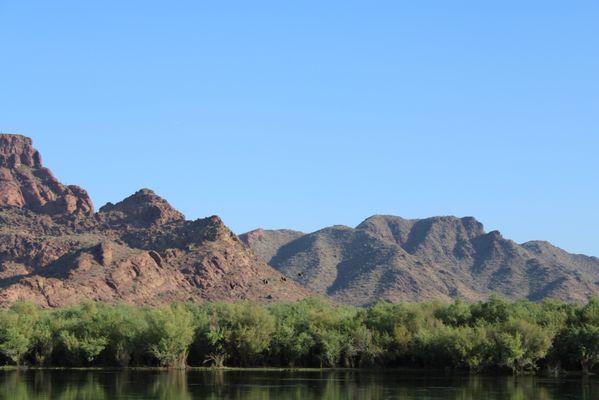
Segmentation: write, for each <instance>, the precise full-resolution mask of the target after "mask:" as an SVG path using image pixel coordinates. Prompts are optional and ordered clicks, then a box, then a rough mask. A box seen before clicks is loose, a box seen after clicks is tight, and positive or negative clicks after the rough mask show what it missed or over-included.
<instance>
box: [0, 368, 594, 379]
mask: <svg viewBox="0 0 599 400" xmlns="http://www.w3.org/2000/svg"><path fill="white" fill-rule="evenodd" d="M12 371H21V372H30V371H41V372H43V371H49V372H53V371H75V372H288V373H301V372H308V373H315V372H326V373H331V372H356V373H374V374H381V375H384V374H388V373H393V372H395V373H399V372H404V373H407V374H414V373H418V372H427V373H435V374H437V375H446V376H464V377H467V376H479V377H524V376H526V377H538V378H555V379H557V378H565V377H570V378H571V377H578V378H581V379H584V378H593V377H597V376H599V374H596V373H588V374H584V373H582V372H581V371H576V370H570V371H568V370H561V371H559V372H558V373H557V374H553V373H550V372H549V371H546V370H545V371H536V372H532V371H527V372H520V373H509V372H505V371H495V372H493V371H484V372H471V371H467V370H459V369H452V370H448V369H438V368H416V367H415V368H409V367H408V368H406V367H403V368H349V367H348V368H334V367H332V368H282V367H191V366H190V367H186V368H166V367H35V366H32V367H28V366H20V367H18V366H12V365H5V366H0V372H12Z"/></svg>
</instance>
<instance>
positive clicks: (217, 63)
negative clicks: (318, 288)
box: [0, 0, 599, 256]
mask: <svg viewBox="0 0 599 400" xmlns="http://www.w3.org/2000/svg"><path fill="white" fill-rule="evenodd" d="M597 21H599V2H597V1H594V0H593V1H570V2H565V1H551V0H545V1H534V0H532V1H525V2H523V1H496V2H481V1H459V0H458V1H451V2H448V1H427V0H423V1H410V2H408V1H348V0H346V1H297V2H287V1H252V2H248V1H226V2H225V1H177V2H166V1H160V2H157V1H101V2H100V1H97V2H82V1H61V0H54V1H51V2H50V1H27V0H25V1H23V0H19V1H16V0H0V50H1V52H2V53H1V54H2V61H1V62H0V130H2V131H5V132H18V133H22V134H25V135H28V136H31V137H32V138H33V139H34V141H35V144H36V147H37V148H38V149H40V151H41V152H42V154H43V156H44V160H45V164H46V165H47V166H48V167H50V168H51V169H52V170H53V171H54V172H55V174H56V175H57V177H58V178H59V179H61V180H62V181H65V182H67V183H76V184H79V185H81V186H83V187H85V188H86V189H88V191H89V192H90V193H91V195H92V197H93V199H94V202H95V203H96V206H97V207H99V206H101V205H102V204H104V203H105V202H107V201H112V202H115V201H118V200H120V199H122V198H124V197H125V196H127V195H129V194H131V193H132V192H134V191H135V190H137V189H138V188H141V187H150V188H152V189H154V190H155V191H157V192H158V193H159V194H161V195H162V196H164V197H165V198H167V199H168V200H169V201H170V202H171V203H172V204H173V205H174V206H175V207H177V208H178V209H180V210H182V211H183V212H185V213H186V215H187V216H188V217H190V218H196V217H202V216H207V215H211V214H218V215H220V216H221V217H222V218H223V219H224V220H225V222H226V223H227V224H228V225H229V226H231V227H232V228H233V229H234V230H235V231H237V232H243V231H246V230H249V229H252V228H255V227H259V226H261V227H266V228H282V227H288V228H294V229H299V230H304V231H311V230H316V229H318V228H321V227H324V226H327V225H332V224H346V225H356V224H358V223H359V222H360V221H361V220H363V219H364V218H366V217H368V216H369V215H372V214H377V213H387V214H396V215H401V216H404V217H426V216H431V215H440V214H442V215H445V214H453V215H458V216H466V215H473V216H475V217H477V218H478V219H479V220H480V221H482V222H483V223H484V224H485V226H486V227H487V229H488V230H492V229H499V230H500V231H501V232H502V233H503V234H504V236H506V237H509V238H512V239H514V240H516V241H519V242H522V241H526V240H531V239H546V240H550V241H552V242H554V243H555V244H557V245H559V246H560V247H563V248H565V249H567V250H570V251H575V252H584V253H587V254H592V255H597V256H599V240H598V239H597V227H598V226H599V207H598V206H597V205H598V204H599V185H598V181H599V180H598V177H599V157H598V154H599V152H598V149H599V51H598V49H599V24H598V23H597Z"/></svg>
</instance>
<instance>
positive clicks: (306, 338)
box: [0, 297, 599, 373]
mask: <svg viewBox="0 0 599 400" xmlns="http://www.w3.org/2000/svg"><path fill="white" fill-rule="evenodd" d="M0 362H3V363H4V364H10V365H16V366H39V367H43V366H51V367H114V366H118V367H130V366H158V367H167V368H184V367H186V366H192V367H201V366H213V367H223V366H228V367H292V368H293V367H295V368H299V367H306V368H308V367H317V368H318V367H349V368H357V367H365V368H367V367H375V366H376V367H388V368H397V367H422V368H450V369H465V370H470V371H473V372H480V371H506V372H507V371H511V372H524V371H538V370H541V369H544V370H550V371H554V372H558V371H560V370H581V371H583V372H584V373H589V372H591V371H592V370H593V368H594V367H596V366H597V365H599V299H597V298H594V299H591V300H589V302H588V303H587V304H585V305H578V304H572V303H563V302H558V301H544V302H541V303H533V302H529V301H516V302H509V301H505V300H502V299H499V298H496V297H492V298H491V299H489V300H488V301H481V302H476V303H466V302H464V301H461V300H456V301H454V302H453V303H443V302H436V301H433V302H422V303H409V302H401V303H388V302H382V301H381V302H378V303H375V304H373V305H372V306H370V307H366V308H358V307H351V306H344V305H335V304H331V303H329V302H326V301H323V300H320V299H306V300H302V301H299V302H295V303H278V304H271V305H264V304H257V303H253V302H247V301H240V302H207V303H203V304H191V303H189V304H188V303H173V304H171V305H168V306H161V307H134V306H128V305H107V304H103V303H95V302H88V303H83V304H80V305H77V306H72V307H68V308H62V309H51V310H47V309H41V308H39V307H38V306H36V305H34V304H31V303H27V302H19V303H16V304H15V305H14V306H12V307H11V308H10V309H6V310H2V311H0Z"/></svg>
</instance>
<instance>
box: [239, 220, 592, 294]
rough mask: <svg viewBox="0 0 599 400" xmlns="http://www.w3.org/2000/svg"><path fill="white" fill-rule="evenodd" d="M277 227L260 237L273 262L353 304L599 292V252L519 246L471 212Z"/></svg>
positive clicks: (533, 244) (534, 244) (300, 279)
mask: <svg viewBox="0 0 599 400" xmlns="http://www.w3.org/2000/svg"><path fill="white" fill-rule="evenodd" d="M278 232H279V231H264V233H263V235H262V237H263V238H264V240H268V243H260V245H261V246H262V247H268V248H270V253H268V254H272V256H271V257H270V258H265V260H266V261H267V262H269V264H270V265H272V266H273V267H275V268H277V269H278V270H279V271H281V272H283V273H284V274H285V275H287V276H288V277H291V278H293V279H295V280H297V281H298V282H300V283H302V284H304V285H306V286H307V287H308V288H310V289H312V290H314V291H316V292H317V293H320V294H324V295H328V296H330V297H332V298H333V299H335V300H338V301H342V302H346V303H351V304H357V305H363V304H368V303H371V302H373V301H376V300H378V299H381V298H382V299H387V300H392V301H396V300H402V299H403V300H422V299H450V298H455V297H462V298H465V299H469V300H476V299H482V298H485V297H487V296H489V295H490V294H491V293H499V294H501V295H503V296H505V297H508V298H512V299H520V298H528V299H531V300H541V299H544V298H559V299H563V300H572V301H584V300H585V299H586V298H587V297H588V296H591V295H597V294H599V259H597V258H595V257H587V256H583V255H573V254H569V253H567V252H565V251H563V250H561V249H559V248H557V247H555V246H552V245H550V244H549V243H546V242H528V243H524V244H522V245H520V244H517V243H515V242H513V241H511V240H508V239H505V238H503V237H502V236H501V234H500V233H499V232H497V231H493V232H490V233H486V232H485V231H484V228H483V225H482V224H481V223H480V222H478V221H476V220H475V219H474V218H472V217H466V218H456V217H433V218H427V219H421V220H407V219H403V218H400V217H395V216H389V215H376V216H373V217H370V218H368V219H366V220H365V221H364V222H362V223H361V224H360V225H358V226H357V227H356V228H349V227H344V226H334V227H330V228H325V229H322V230H319V231H317V232H313V233H310V234H306V235H302V236H299V237H298V238H296V239H294V240H291V241H288V240H287V237H285V240H282V239H281V238H280V237H278V236H279V235H280V234H279V233H278ZM241 237H242V238H245V237H247V235H242V236H241ZM279 243H282V244H281V245H279ZM246 244H247V245H249V246H250V247H251V248H253V247H254V243H253V242H251V241H250V242H248V241H246Z"/></svg>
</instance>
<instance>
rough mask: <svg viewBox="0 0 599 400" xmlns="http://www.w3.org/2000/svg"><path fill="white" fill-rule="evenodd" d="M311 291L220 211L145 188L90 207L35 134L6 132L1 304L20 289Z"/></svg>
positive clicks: (276, 296)
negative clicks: (195, 208)
mask: <svg viewBox="0 0 599 400" xmlns="http://www.w3.org/2000/svg"><path fill="white" fill-rule="evenodd" d="M65 216H69V218H65ZM265 282H266V283H265ZM308 295H310V292H309V291H308V290H306V289H305V288H303V287H301V286H299V285H297V284H295V283H294V282H287V281H286V280H285V279H284V278H283V277H282V275H281V274H280V273H279V272H277V271H275V270H274V269H272V268H271V267H270V266H268V265H267V264H266V263H265V262H264V261H262V260H260V259H258V258H257V257H256V256H255V255H254V254H253V253H252V251H251V250H249V249H248V248H247V247H246V246H244V245H243V244H242V243H241V242H240V241H239V239H238V238H237V236H235V235H234V234H233V232H231V231H230V230H229V229H228V228H227V227H226V226H225V225H224V223H223V222H222V221H221V219H220V218H218V217H216V216H214V217H210V218H205V219H200V220H196V221H186V220H185V217H184V216H183V214H181V213H180V212H179V211H177V210H175V209H174V208H173V207H171V206H170V205H169V203H168V202H167V201H166V200H164V199H162V198H161V197H159V196H157V195H156V194H155V193H154V192H152V191H151V190H149V189H142V190H140V191H138V192H137V193H135V194H133V195H132V196H130V197H128V198H126V199H125V200H123V201H121V202H119V203H117V204H110V203H109V204H107V205H105V206H104V207H102V208H101V209H100V211H99V212H98V213H97V214H93V207H92V204H91V201H90V200H89V197H88V196H87V193H86V192H85V191H84V190H83V189H80V188H78V187H76V186H64V185H62V184H61V183H60V182H58V181H57V180H56V179H55V178H54V177H53V176H52V174H51V173H50V171H49V170H47V169H46V168H44V167H42V163H41V157H40V156H39V153H38V152H37V151H35V150H34V149H33V147H32V146H31V140H30V139H28V138H25V137H23V136H18V135H0V306H8V305H10V304H12V303H14V302H15V301H17V300H21V299H24V300H30V301H33V302H35V303H38V304H40V305H42V306H44V307H57V306H65V305H69V304H74V303H77V302H80V301H83V300H86V299H91V300H98V301H106V302H125V303H131V304H161V303H168V302H171V301H175V300H178V301H188V300H191V301H203V300H206V299H207V300H213V299H223V300H236V299H252V300H259V301H271V300H297V299H300V298H303V297H306V296H308Z"/></svg>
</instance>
